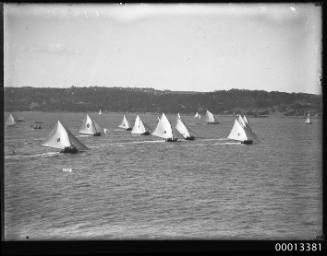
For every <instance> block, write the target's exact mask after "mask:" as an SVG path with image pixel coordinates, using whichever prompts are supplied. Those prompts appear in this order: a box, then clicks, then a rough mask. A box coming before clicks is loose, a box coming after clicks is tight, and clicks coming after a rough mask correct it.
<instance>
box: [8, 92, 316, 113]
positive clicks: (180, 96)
mask: <svg viewBox="0 0 327 256" xmlns="http://www.w3.org/2000/svg"><path fill="white" fill-rule="evenodd" d="M4 103H5V104H4V109H5V111H72V112H88V111H90V112H92V111H99V109H102V111H104V112H106V111H108V112H167V113H176V112H180V113H195V112H196V111H198V112H202V113H203V112H204V111H205V110H206V109H209V110H210V111H211V112H213V113H215V114H233V113H238V112H243V113H245V114H248V115H268V114H273V113H281V114H284V115H303V114H305V113H306V112H310V113H311V114H321V111H322V97H321V96H320V95H314V94H306V93H285V92H277V91H273V92H267V91H258V90H254V91H252V90H239V89H231V90H228V91H225V90H222V91H214V92H207V93H202V92H175V91H167V90H165V91H160V90H155V89H147V88H120V87H113V88H107V87H70V88H66V89H61V88H34V87H19V88H14V87H6V88H4Z"/></svg>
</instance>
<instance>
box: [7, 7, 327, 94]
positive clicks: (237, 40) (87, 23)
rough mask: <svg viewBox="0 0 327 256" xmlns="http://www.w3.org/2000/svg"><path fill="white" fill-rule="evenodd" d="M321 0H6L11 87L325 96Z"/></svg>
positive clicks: (8, 80)
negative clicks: (17, 0)
mask: <svg viewBox="0 0 327 256" xmlns="http://www.w3.org/2000/svg"><path fill="white" fill-rule="evenodd" d="M320 62H321V7H320V6H315V5H313V4H197V5H196V4H171V5H168V4H155V5H151V4H126V5H119V4H106V5H105V4H89V5H86V4H78V5H77V4H52V5H50V4H28V5H26V4H19V5H14V4H5V5H4V82H5V83H4V86H27V85H28V86H37V87H70V86H72V85H74V86H95V85H97V86H110V87H111V86H123V87H152V88H156V89H169V90H179V91H214V90H227V89H231V88H239V89H257V90H267V91H274V90H277V91H285V92H306V93H321V89H320V72H321V63H320Z"/></svg>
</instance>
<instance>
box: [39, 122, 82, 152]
mask: <svg viewBox="0 0 327 256" xmlns="http://www.w3.org/2000/svg"><path fill="white" fill-rule="evenodd" d="M42 145H43V146H47V147H52V148H59V149H64V148H67V147H74V148H76V149H77V150H86V149H87V147H86V146H85V145H84V144H82V143H81V142H80V141H79V140H78V139H77V138H76V137H75V136H74V135H73V134H72V133H71V132H70V131H69V130H68V129H66V128H65V127H64V126H63V125H62V123H61V122H60V121H58V122H57V124H56V126H55V127H54V129H52V131H51V132H50V134H49V136H48V138H47V139H46V140H45V142H44V143H43V144H42Z"/></svg>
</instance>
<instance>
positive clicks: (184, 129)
mask: <svg viewBox="0 0 327 256" xmlns="http://www.w3.org/2000/svg"><path fill="white" fill-rule="evenodd" d="M175 128H176V130H177V131H178V132H179V133H180V134H181V135H183V137H184V138H185V139H186V138H189V137H191V134H190V132H189V131H188V129H187V127H186V125H185V124H184V122H183V121H182V118H181V117H180V116H177V121H176V126H175Z"/></svg>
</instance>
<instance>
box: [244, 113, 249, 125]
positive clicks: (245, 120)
mask: <svg viewBox="0 0 327 256" xmlns="http://www.w3.org/2000/svg"><path fill="white" fill-rule="evenodd" d="M243 120H244V122H245V123H246V124H247V125H248V124H249V121H248V119H247V118H246V116H245V115H243Z"/></svg>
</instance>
